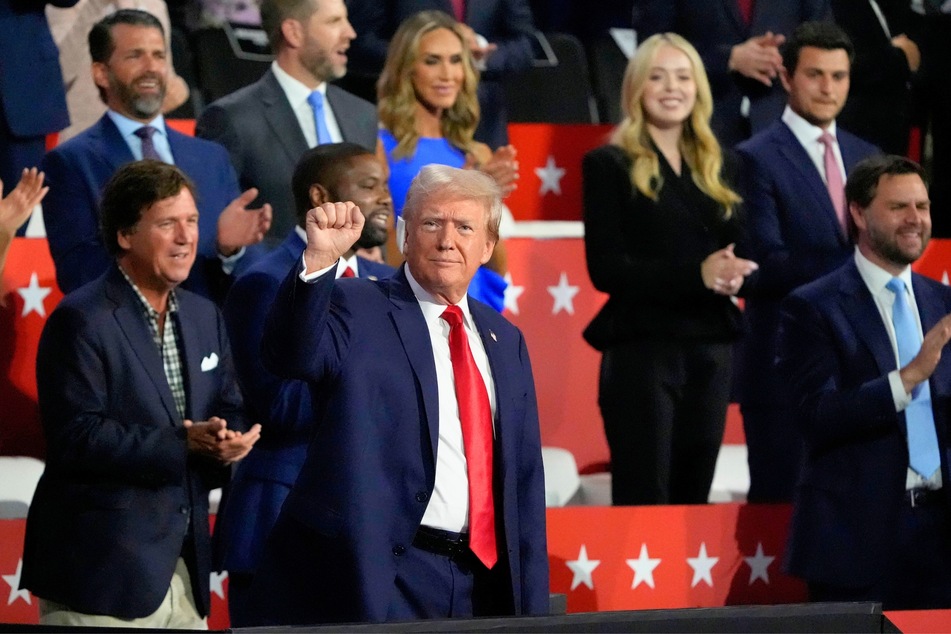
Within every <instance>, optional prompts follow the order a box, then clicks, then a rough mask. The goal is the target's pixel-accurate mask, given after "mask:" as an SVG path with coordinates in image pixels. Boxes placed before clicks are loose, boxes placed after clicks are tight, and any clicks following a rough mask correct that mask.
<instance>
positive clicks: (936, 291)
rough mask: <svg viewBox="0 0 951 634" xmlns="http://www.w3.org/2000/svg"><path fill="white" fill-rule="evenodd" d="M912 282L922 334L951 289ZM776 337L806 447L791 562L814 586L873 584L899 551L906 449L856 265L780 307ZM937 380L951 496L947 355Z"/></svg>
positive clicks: (890, 355) (891, 356) (878, 327)
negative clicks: (900, 511) (900, 513)
mask: <svg viewBox="0 0 951 634" xmlns="http://www.w3.org/2000/svg"><path fill="white" fill-rule="evenodd" d="M912 277H913V279H912V285H913V288H914V292H915V300H916V303H917V305H918V312H919V315H920V316H921V327H922V330H923V331H924V332H927V331H928V330H929V329H931V327H932V326H934V325H935V323H937V322H938V320H939V319H941V318H942V317H943V316H944V315H946V314H948V313H949V312H951V290H949V289H948V288H947V287H946V286H944V285H942V284H939V283H938V282H936V281H934V280H930V279H927V278H925V277H922V276H920V275H913V276H912ZM779 342H780V344H779V358H778V372H779V374H780V376H781V377H782V378H783V380H784V381H785V382H786V383H787V384H788V385H789V386H790V391H791V393H792V398H793V404H794V407H795V409H796V421H797V422H798V425H799V429H800V431H801V432H802V436H803V439H804V441H805V447H806V461H805V465H804V466H803V472H802V477H801V479H800V483H799V487H798V490H797V491H796V496H795V505H794V511H793V518H792V523H791V526H790V534H789V545H788V548H787V551H786V559H787V567H788V569H789V571H790V572H792V573H793V574H795V575H797V576H800V577H803V578H805V579H806V580H808V581H810V582H813V583H825V584H832V585H836V586H846V587H863V586H868V585H872V584H873V583H875V582H876V581H877V580H878V579H879V578H880V577H881V575H882V574H883V571H886V570H887V569H888V564H889V560H890V558H891V557H894V556H896V555H897V554H898V553H897V546H898V544H897V543H896V542H897V540H896V539H895V537H896V534H897V526H898V520H899V510H900V506H901V504H903V503H904V499H903V496H904V490H905V478H906V474H907V470H908V445H907V441H906V440H905V430H904V425H905V415H904V413H897V412H895V404H894V401H893V400H892V394H891V388H890V387H889V383H888V377H887V375H888V373H889V372H890V371H892V370H894V369H896V363H895V353H894V352H893V350H892V346H891V342H890V341H889V338H888V332H887V330H886V329H885V325H884V323H883V322H882V318H881V316H880V313H879V311H878V308H877V307H876V305H875V302H874V300H873V299H872V295H871V293H869V291H868V287H867V286H866V285H865V282H864V281H863V280H862V278H861V277H860V275H859V272H858V269H857V268H856V266H855V261H854V260H849V261H848V262H847V263H846V264H845V265H844V266H842V267H841V268H839V269H838V270H836V271H834V272H833V273H830V274H829V275H827V276H825V277H822V278H820V279H819V280H817V281H815V282H813V283H812V284H809V285H807V286H803V287H802V288H799V289H797V290H796V291H795V292H793V293H792V294H791V295H790V296H789V297H788V298H787V299H786V300H785V301H784V302H783V305H782V317H781V321H780V328H779ZM930 385H931V398H932V407H933V410H934V417H935V424H936V427H937V431H938V440H939V444H940V446H941V447H942V451H941V470H942V477H943V479H944V483H945V486H944V488H943V491H944V492H945V494H946V495H947V492H948V491H949V489H951V487H949V486H948V483H949V482H951V481H949V479H948V436H947V423H948V413H949V409H948V408H949V406H951V355H944V356H943V357H942V358H941V361H940V362H939V363H938V366H937V368H936V369H935V371H934V374H932V376H931V383H930Z"/></svg>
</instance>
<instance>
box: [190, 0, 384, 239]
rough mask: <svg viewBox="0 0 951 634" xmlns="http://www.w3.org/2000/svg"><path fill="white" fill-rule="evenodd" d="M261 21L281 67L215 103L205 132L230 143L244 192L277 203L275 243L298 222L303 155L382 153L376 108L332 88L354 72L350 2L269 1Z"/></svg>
mask: <svg viewBox="0 0 951 634" xmlns="http://www.w3.org/2000/svg"><path fill="white" fill-rule="evenodd" d="M261 20H262V24H263V26H264V29H265V31H267V34H268V38H269V39H270V41H271V49H272V50H273V51H274V62H273V63H272V64H271V68H270V69H269V70H268V71H267V72H266V73H264V76H263V77H261V79H259V80H258V81H257V82H256V83H254V84H252V85H250V86H247V87H246V88H242V89H241V90H239V91H237V92H234V93H232V94H230V95H228V96H226V97H223V98H222V99H219V100H218V101H216V102H214V103H213V104H211V105H210V106H208V108H207V109H206V110H205V111H204V112H203V113H202V115H201V118H199V120H198V125H197V134H198V136H200V137H203V138H206V139H212V140H214V141H217V142H218V143H221V144H222V145H224V146H225V147H226V148H227V149H228V152H229V153H230V154H231V161H232V163H234V167H235V171H237V172H238V178H239V180H240V182H241V183H242V186H243V187H257V188H258V189H259V190H260V192H261V194H260V202H269V203H271V206H272V208H273V209H274V219H273V222H272V224H271V230H270V231H269V232H268V237H269V238H271V239H272V241H276V240H281V239H283V238H284V236H286V235H287V234H288V233H289V232H290V231H291V229H293V227H294V225H295V224H296V220H295V213H294V200H293V196H292V193H291V192H292V190H291V175H292V174H293V173H294V166H295V165H296V164H297V161H298V159H299V158H300V156H301V155H302V154H303V153H304V152H305V151H306V150H307V149H309V148H312V147H315V146H316V145H318V144H320V143H338V142H340V141H350V142H352V143H358V144H360V145H363V146H364V147H366V148H367V149H368V150H370V151H375V150H376V143H377V141H376V139H377V117H376V108H374V107H373V105H372V104H370V103H369V102H367V101H364V100H363V99H359V98H358V97H355V96H353V95H351V94H350V93H348V92H346V91H344V90H342V89H340V88H337V87H336V86H331V85H328V83H327V82H330V81H333V80H334V79H339V78H340V77H343V76H344V74H346V72H347V49H348V48H349V47H350V42H351V41H353V39H354V38H355V37H356V33H355V32H354V30H353V27H352V26H350V22H349V21H348V20H347V8H346V6H345V5H344V3H343V0H263V2H262V3H261Z"/></svg>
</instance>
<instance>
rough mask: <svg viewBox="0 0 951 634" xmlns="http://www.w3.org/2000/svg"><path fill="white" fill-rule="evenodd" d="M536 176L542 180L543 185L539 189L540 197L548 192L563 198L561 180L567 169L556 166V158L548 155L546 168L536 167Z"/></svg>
mask: <svg viewBox="0 0 951 634" xmlns="http://www.w3.org/2000/svg"><path fill="white" fill-rule="evenodd" d="M535 175H536V176H538V178H540V179H541V181H542V185H541V187H539V188H538V195H539V196H544V195H545V194H547V193H548V192H551V193H553V194H557V195H559V196H561V179H562V177H563V176H564V175H565V169H564V168H563V167H558V165H557V164H555V157H554V156H551V155H550V154H549V155H548V161H547V162H546V163H545V167H536V168H535Z"/></svg>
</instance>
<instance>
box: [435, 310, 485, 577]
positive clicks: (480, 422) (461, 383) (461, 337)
mask: <svg viewBox="0 0 951 634" xmlns="http://www.w3.org/2000/svg"><path fill="white" fill-rule="evenodd" d="M441 317H442V318H443V319H445V320H446V321H447V322H448V323H449V356H450V357H451V358H452V374H453V376H454V377H455V383H456V400H457V401H458V402H459V420H460V421H461V423H462V442H463V443H464V444H465V452H466V468H467V471H468V475H469V548H471V549H472V552H473V553H475V556H476V557H478V558H479V561H481V562H482V563H483V564H485V566H486V567H487V568H492V566H494V565H495V562H496V561H498V558H499V557H498V550H497V548H496V543H495V503H494V502H493V500H492V409H491V408H490V407H489V394H488V392H486V389H485V382H484V381H483V380H482V374H481V373H480V372H479V368H478V366H477V365H476V362H475V359H473V358H472V350H470V349H469V338H468V337H467V336H466V329H465V326H463V325H462V310H460V308H459V307H458V306H449V307H448V308H446V311H445V312H444V313H443V314H442V315H441Z"/></svg>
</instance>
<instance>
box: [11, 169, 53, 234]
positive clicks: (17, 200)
mask: <svg viewBox="0 0 951 634" xmlns="http://www.w3.org/2000/svg"><path fill="white" fill-rule="evenodd" d="M43 179H44V174H43V172H40V171H38V170H37V169H36V168H35V167H33V168H30V169H25V170H23V175H22V176H20V182H19V183H17V186H16V187H14V188H13V191H11V192H10V193H9V194H8V195H7V197H6V198H4V197H3V181H0V238H7V239H12V238H13V236H14V234H16V230H17V229H19V228H20V225H22V224H23V223H24V222H26V219H27V218H29V217H30V213H31V212H32V211H33V208H34V207H36V206H37V205H38V204H40V201H41V200H43V197H44V196H46V192H48V191H49V189H50V188H49V187H43Z"/></svg>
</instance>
